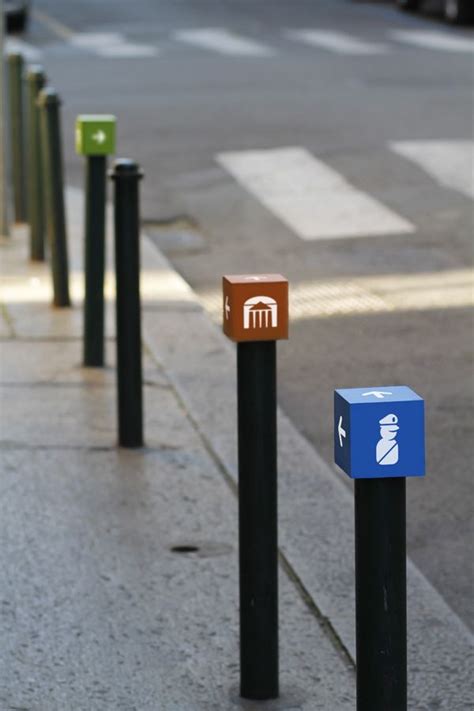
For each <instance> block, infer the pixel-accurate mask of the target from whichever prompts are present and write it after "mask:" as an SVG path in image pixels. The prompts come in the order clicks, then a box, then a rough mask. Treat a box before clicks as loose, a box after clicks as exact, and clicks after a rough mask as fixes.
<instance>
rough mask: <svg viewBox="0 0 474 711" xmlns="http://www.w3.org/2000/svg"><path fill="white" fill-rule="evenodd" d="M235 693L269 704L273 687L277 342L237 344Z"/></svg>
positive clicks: (274, 691) (275, 691) (275, 693)
mask: <svg viewBox="0 0 474 711" xmlns="http://www.w3.org/2000/svg"><path fill="white" fill-rule="evenodd" d="M237 392H238V443H239V561H240V693H241V696H243V697H244V698H248V699H273V698H277V697H278V694H279V681H278V533H277V424H276V406H277V400H276V342H275V341H260V342H249V343H238V345H237Z"/></svg>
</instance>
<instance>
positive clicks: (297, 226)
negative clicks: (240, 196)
mask: <svg viewBox="0 0 474 711" xmlns="http://www.w3.org/2000/svg"><path fill="white" fill-rule="evenodd" d="M216 160H217V161H218V163H219V164H220V165H221V166H223V167H224V168H225V169H226V170H227V171H228V172H229V173H230V174H231V175H232V176H233V177H234V178H235V179H236V180H237V181H238V182H239V183H240V184H241V185H242V186H243V187H244V188H246V190H248V191H249V192H250V193H251V194H252V195H254V196H255V197H256V198H257V199H258V200H260V202H261V203H262V204H263V205H265V207H266V208H267V209H268V210H270V212H272V213H273V214H274V215H275V216H276V217H278V218H279V219H280V220H281V221H282V222H284V223H285V224H286V225H287V226H288V227H289V228H290V229H291V230H292V231H293V232H295V233H296V234H297V235H298V236H299V237H301V239H304V240H317V239H336V238H346V237H369V236H381V235H391V234H411V233H413V232H415V227H414V225H413V224H412V223H411V222H409V221H408V220H405V219H404V218H402V217H400V216H399V215H397V214H396V213H395V212H393V211H392V210H390V209H389V208H388V207H386V206H385V205H382V204H381V203H380V202H378V201H377V200H375V199H374V198H373V197H371V196H370V195H367V194H366V193H364V192H362V191H360V190H358V189H357V188H356V187H354V186H353V185H351V184H350V183H348V182H347V181H346V180H345V178H344V177H343V176H342V175H340V174H339V173H338V172H337V171H335V170H334V169H333V168H330V167H329V166H328V165H326V164H325V163H323V162H322V161H320V160H318V159H316V158H315V157H314V156H312V155H311V153H309V152H308V151H306V150H305V149H304V148H278V149H274V150H261V151H238V152H230V153H219V154H218V155H217V156H216Z"/></svg>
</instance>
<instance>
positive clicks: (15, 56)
mask: <svg viewBox="0 0 474 711" xmlns="http://www.w3.org/2000/svg"><path fill="white" fill-rule="evenodd" d="M8 61H9V62H11V64H23V61H24V60H23V55H22V53H21V52H9V53H8Z"/></svg>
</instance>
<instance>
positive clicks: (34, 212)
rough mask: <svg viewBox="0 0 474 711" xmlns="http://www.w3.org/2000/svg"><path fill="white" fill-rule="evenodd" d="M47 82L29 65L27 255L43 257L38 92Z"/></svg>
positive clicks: (43, 228)
mask: <svg viewBox="0 0 474 711" xmlns="http://www.w3.org/2000/svg"><path fill="white" fill-rule="evenodd" d="M45 83H46V77H45V74H44V72H43V69H42V67H40V66H32V67H30V68H29V69H28V72H27V75H26V85H27V96H28V142H27V146H28V152H27V167H28V216H29V224H30V259H31V260H33V261H37V262H42V261H44V258H45V249H44V232H45V226H44V198H43V169H42V165H41V136H40V115H39V108H38V105H37V100H38V95H39V92H40V91H41V89H43V87H44V85H45Z"/></svg>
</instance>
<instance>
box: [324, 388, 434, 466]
mask: <svg viewBox="0 0 474 711" xmlns="http://www.w3.org/2000/svg"><path fill="white" fill-rule="evenodd" d="M334 458H335V461H336V464H338V465H339V466H340V467H341V469H343V470H344V471H345V472H346V474H348V475H349V476H350V477H351V478H353V479H376V478H385V477H411V476H424V474H425V426H424V401H423V399H422V398H421V397H420V396H419V395H417V393H415V392H414V391H413V390H411V388H408V387H406V386H400V385H397V386H388V387H380V388H379V387H377V388H345V389H340V390H336V391H335V393H334Z"/></svg>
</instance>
